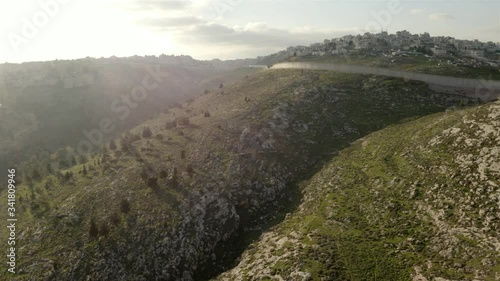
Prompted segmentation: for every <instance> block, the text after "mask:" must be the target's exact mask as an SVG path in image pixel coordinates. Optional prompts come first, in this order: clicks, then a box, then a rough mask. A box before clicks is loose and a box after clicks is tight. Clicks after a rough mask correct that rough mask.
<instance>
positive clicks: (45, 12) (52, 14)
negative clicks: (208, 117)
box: [0, 0, 500, 63]
mask: <svg viewBox="0 0 500 281" xmlns="http://www.w3.org/2000/svg"><path fill="white" fill-rule="evenodd" d="M0 7H1V9H0V10H1V11H2V12H0V16H1V18H2V27H3V28H2V33H3V34H4V36H3V38H2V42H1V43H0V48H1V52H0V54H1V56H0V62H2V63H3V62H10V63H21V62H30V61H50V60H55V59H60V60H65V59H80V58H85V57H94V58H100V57H106V58H107V57H111V56H117V57H129V56H133V55H139V56H145V55H155V56H159V55H160V54H167V55H170V54H172V55H189V56H192V57H193V58H195V59H199V60H210V59H216V58H218V59H222V60H227V59H242V58H253V57H257V56H263V55H268V54H271V53H275V52H277V51H280V50H283V49H285V48H286V47H288V46H295V45H309V44H311V43H315V42H322V41H323V40H324V39H331V38H335V37H341V36H343V35H347V34H353V35H356V34H363V33H365V32H370V31H371V32H378V31H380V29H383V30H388V32H389V33H394V32H396V31H398V30H408V31H409V32H411V33H414V34H418V33H424V32H429V33H430V34H431V35H432V36H452V37H455V38H457V39H468V40H474V39H478V40H480V41H485V42H486V41H493V42H498V41H500V12H498V11H499V10H500V9H499V8H500V3H498V2H493V1H475V2H471V1H376V0H372V1H349V2H347V1H319V0H318V1H302V0H293V1H288V2H285V1H282V0H278V1H270V0H259V1H245V0H194V1H155V0H129V1H125V2H119V1H117V0H108V1H101V2H98V1H96V0H91V1H86V2H81V1H70V0H66V1H62V0H59V1H56V0H42V1H39V2H31V3H20V2H16V3H8V4H7V3H2V4H0ZM221 50H224V51H223V52H221Z"/></svg>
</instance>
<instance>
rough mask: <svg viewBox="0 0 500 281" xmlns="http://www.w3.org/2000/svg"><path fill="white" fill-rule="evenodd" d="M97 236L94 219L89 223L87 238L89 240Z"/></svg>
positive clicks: (97, 231)
mask: <svg viewBox="0 0 500 281" xmlns="http://www.w3.org/2000/svg"><path fill="white" fill-rule="evenodd" d="M98 235H99V229H98V228H97V224H96V223H95V221H94V219H92V220H91V221H90V229H89V236H90V238H97V236H98Z"/></svg>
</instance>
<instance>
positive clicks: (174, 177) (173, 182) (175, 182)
mask: <svg viewBox="0 0 500 281" xmlns="http://www.w3.org/2000/svg"><path fill="white" fill-rule="evenodd" d="M171 183H172V185H173V186H175V187H177V185H178V184H179V182H178V179H177V168H176V167H174V170H173V172H172V179H171Z"/></svg>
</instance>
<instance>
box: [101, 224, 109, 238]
mask: <svg viewBox="0 0 500 281" xmlns="http://www.w3.org/2000/svg"><path fill="white" fill-rule="evenodd" d="M109 231H110V230H109V226H108V224H107V223H105V222H102V223H101V227H99V235H101V236H108V234H109Z"/></svg>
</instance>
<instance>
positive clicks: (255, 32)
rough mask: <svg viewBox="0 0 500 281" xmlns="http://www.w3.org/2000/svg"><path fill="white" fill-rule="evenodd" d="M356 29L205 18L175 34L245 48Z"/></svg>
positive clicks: (304, 40)
mask: <svg viewBox="0 0 500 281" xmlns="http://www.w3.org/2000/svg"><path fill="white" fill-rule="evenodd" d="M356 31H358V32H359V30H358V29H356V28H353V29H344V30H340V29H339V30H334V29H315V28H307V27H302V28H300V29H291V30H287V29H280V28H275V27H272V26H269V25H268V24H266V23H263V22H251V23H247V24H246V25H244V26H234V27H229V26H226V25H222V24H218V23H213V22H206V23H203V24H198V25H194V26H191V27H190V28H188V29H186V30H182V31H178V32H177V34H176V37H177V39H178V40H179V41H181V42H183V43H186V44H216V45H224V46H230V45H233V46H245V47H247V48H262V47H263V46H267V47H279V48H286V47H288V46H292V45H306V44H311V43H314V42H319V41H323V40H324V39H329V38H334V37H337V36H342V35H346V34H349V33H353V32H356Z"/></svg>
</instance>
